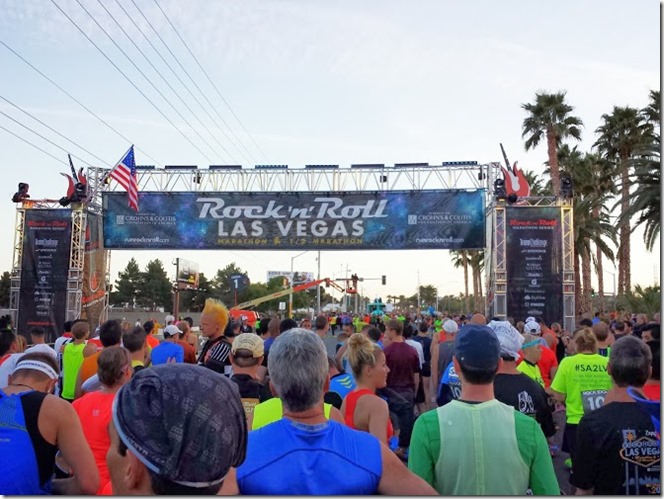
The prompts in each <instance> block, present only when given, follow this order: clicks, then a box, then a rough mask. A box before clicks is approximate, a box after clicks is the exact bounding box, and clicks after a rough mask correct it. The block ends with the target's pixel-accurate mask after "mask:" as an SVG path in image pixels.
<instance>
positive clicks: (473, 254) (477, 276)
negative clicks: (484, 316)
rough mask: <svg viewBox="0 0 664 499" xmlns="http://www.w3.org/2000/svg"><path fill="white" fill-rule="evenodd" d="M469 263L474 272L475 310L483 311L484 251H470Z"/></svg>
mask: <svg viewBox="0 0 664 499" xmlns="http://www.w3.org/2000/svg"><path fill="white" fill-rule="evenodd" d="M468 264H469V265H470V268H471V269H472V272H473V298H474V302H475V310H478V311H480V312H481V311H482V309H483V308H484V307H482V271H483V270H484V251H483V250H473V251H468Z"/></svg>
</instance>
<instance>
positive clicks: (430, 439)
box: [408, 324, 560, 495]
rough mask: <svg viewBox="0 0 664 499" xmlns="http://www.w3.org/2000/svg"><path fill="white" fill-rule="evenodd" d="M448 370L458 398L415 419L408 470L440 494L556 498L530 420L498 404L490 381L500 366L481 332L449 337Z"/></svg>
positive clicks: (496, 349)
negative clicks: (452, 372) (456, 381)
mask: <svg viewBox="0 0 664 499" xmlns="http://www.w3.org/2000/svg"><path fill="white" fill-rule="evenodd" d="M453 362H454V368H455V370H456V372H457V373H458V376H459V378H460V380H461V398H460V399H459V400H455V401H452V402H450V403H449V404H446V405H444V406H442V407H439V408H438V409H436V410H434V411H429V412H426V413H424V414H422V415H421V416H420V417H419V418H418V419H417V421H416V422H415V427H414V429H413V434H412V439H411V444H410V454H409V458H408V467H409V468H410V469H411V470H412V471H413V472H414V473H415V474H417V475H419V476H420V477H422V478H423V479H424V480H425V481H427V482H428V483H429V484H430V485H431V486H432V487H433V488H435V489H436V490H437V491H438V493H439V494H441V495H525V494H526V492H527V490H528V489H531V490H532V492H533V494H535V495H559V494H560V488H559V486H558V481H557V480H556V475H555V472H554V470H553V464H552V461H551V456H550V454H549V447H548V445H547V442H546V438H545V437H544V434H543V433H542V430H541V428H540V426H539V425H538V424H537V421H535V420H534V419H533V418H530V417H528V416H526V415H524V414H521V413H519V412H517V411H515V410H514V408H513V407H511V406H508V405H506V404H503V403H502V402H498V401H497V400H496V399H495V397H494V394H493V380H494V378H495V376H496V372H497V371H498V367H499V366H500V364H501V362H502V360H501V359H500V343H499V341H498V338H497V337H496V334H495V333H494V332H493V331H492V330H491V329H490V328H489V327H487V326H481V325H475V324H469V325H466V326H464V327H462V328H461V329H460V330H459V332H458V333H457V336H456V339H455V344H454V358H453Z"/></svg>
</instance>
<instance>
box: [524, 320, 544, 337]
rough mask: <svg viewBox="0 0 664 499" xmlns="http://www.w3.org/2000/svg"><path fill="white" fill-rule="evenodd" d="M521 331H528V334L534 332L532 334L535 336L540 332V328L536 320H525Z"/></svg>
mask: <svg viewBox="0 0 664 499" xmlns="http://www.w3.org/2000/svg"><path fill="white" fill-rule="evenodd" d="M523 332H524V333H530V334H534V335H536V336H539V335H540V334H542V328H541V327H540V325H539V324H538V323H537V322H535V321H528V322H526V324H525V325H524V326H523Z"/></svg>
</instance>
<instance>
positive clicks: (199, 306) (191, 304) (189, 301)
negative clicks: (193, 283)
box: [180, 272, 212, 312]
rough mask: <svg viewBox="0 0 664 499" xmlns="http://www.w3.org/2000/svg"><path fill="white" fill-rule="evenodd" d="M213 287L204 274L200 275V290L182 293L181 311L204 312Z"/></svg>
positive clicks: (189, 290) (188, 290)
mask: <svg viewBox="0 0 664 499" xmlns="http://www.w3.org/2000/svg"><path fill="white" fill-rule="evenodd" d="M211 286H212V285H211V283H210V281H209V280H208V279H207V277H205V274H204V273H203V272H201V273H200V274H198V289H187V290H184V291H181V292H180V309H181V310H183V311H184V310H187V311H189V312H202V311H203V308H205V300H206V299H208V298H209V297H210V296H211Z"/></svg>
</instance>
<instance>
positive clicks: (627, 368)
mask: <svg viewBox="0 0 664 499" xmlns="http://www.w3.org/2000/svg"><path fill="white" fill-rule="evenodd" d="M651 363H652V353H651V352H650V349H649V348H648V346H647V345H646V344H645V343H644V342H643V341H641V340H640V339H638V338H635V337H634V336H624V337H622V338H620V339H618V341H616V342H615V343H614V344H613V347H612V348H611V355H610V356H609V367H610V369H611V378H612V379H613V382H614V383H615V384H616V385H617V386H620V387H623V388H624V387H627V386H635V387H637V388H640V387H642V386H643V385H644V384H645V382H646V381H647V380H648V371H649V369H650V364H651Z"/></svg>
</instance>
